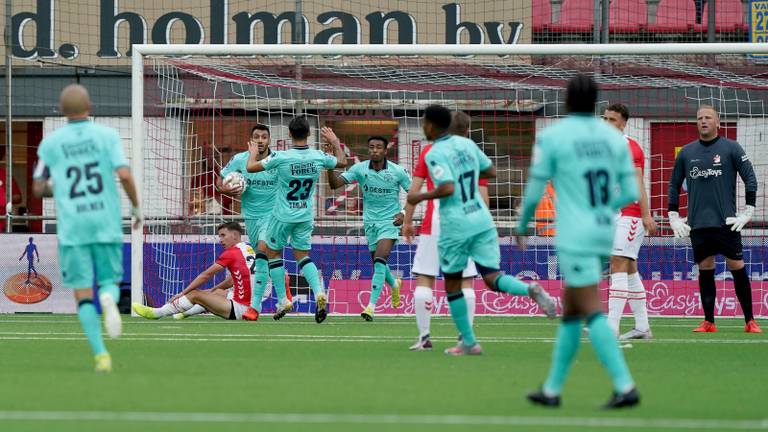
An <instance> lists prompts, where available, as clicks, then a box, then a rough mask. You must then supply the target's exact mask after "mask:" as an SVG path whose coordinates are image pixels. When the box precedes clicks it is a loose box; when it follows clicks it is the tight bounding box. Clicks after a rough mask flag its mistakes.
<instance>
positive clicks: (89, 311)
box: [77, 299, 107, 355]
mask: <svg viewBox="0 0 768 432" xmlns="http://www.w3.org/2000/svg"><path fill="white" fill-rule="evenodd" d="M77 317H78V318H79V319H80V326H82V327H83V332H84V333H85V336H86V337H87V338H88V343H89V344H90V345H91V349H92V350H93V353H94V354H95V355H99V354H104V353H105V352H107V347H105V346H104V338H103V337H102V336H101V319H100V318H99V314H98V313H96V306H94V304H93V300H90V299H89V300H81V301H80V303H78V304H77Z"/></svg>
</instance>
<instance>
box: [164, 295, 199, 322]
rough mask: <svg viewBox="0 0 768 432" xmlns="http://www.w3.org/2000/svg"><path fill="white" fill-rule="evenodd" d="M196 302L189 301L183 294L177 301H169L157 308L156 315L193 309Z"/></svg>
mask: <svg viewBox="0 0 768 432" xmlns="http://www.w3.org/2000/svg"><path fill="white" fill-rule="evenodd" d="M192 306H194V303H192V302H191V301H189V299H188V298H187V296H181V297H179V298H178V299H177V300H176V301H173V302H169V303H166V304H164V305H163V306H161V307H159V308H157V309H155V315H157V316H159V317H164V316H171V315H173V314H176V313H183V312H186V311H188V310H190V309H192Z"/></svg>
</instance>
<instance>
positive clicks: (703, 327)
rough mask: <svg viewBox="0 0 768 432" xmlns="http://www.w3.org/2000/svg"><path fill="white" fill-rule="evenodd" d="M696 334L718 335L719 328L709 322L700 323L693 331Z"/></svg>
mask: <svg viewBox="0 0 768 432" xmlns="http://www.w3.org/2000/svg"><path fill="white" fill-rule="evenodd" d="M693 332H694V333H716V332H717V326H716V325H715V323H711V322H709V321H707V320H704V321H702V322H701V323H699V326H698V327H696V328H695V329H693Z"/></svg>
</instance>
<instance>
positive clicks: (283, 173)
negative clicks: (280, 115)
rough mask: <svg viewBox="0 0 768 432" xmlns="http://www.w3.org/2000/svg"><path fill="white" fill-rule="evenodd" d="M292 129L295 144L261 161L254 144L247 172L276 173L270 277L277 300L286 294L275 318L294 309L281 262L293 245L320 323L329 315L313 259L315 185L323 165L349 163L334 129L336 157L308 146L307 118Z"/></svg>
mask: <svg viewBox="0 0 768 432" xmlns="http://www.w3.org/2000/svg"><path fill="white" fill-rule="evenodd" d="M288 132H289V133H290V136H291V139H292V140H293V148H292V149H290V150H286V151H279V152H274V153H272V154H271V155H270V156H268V157H267V158H266V159H263V160H261V161H259V160H258V159H257V157H258V147H257V146H256V145H254V144H251V145H250V152H251V155H250V157H249V159H248V163H247V164H246V169H247V171H248V172H261V171H275V172H276V173H277V177H276V181H277V195H276V196H275V207H274V209H273V211H272V215H271V216H270V218H269V221H268V222H267V225H266V227H265V228H264V229H265V231H264V232H265V236H264V241H265V245H266V253H267V258H268V259H269V275H270V276H271V277H272V285H273V286H274V287H275V292H276V293H277V295H278V298H280V297H281V296H282V298H280V300H279V303H278V306H277V312H275V315H274V316H273V318H274V319H276V320H279V319H280V318H282V317H283V316H285V314H286V313H287V312H289V311H290V310H291V309H292V308H293V305H292V304H291V303H290V302H288V300H287V299H286V298H285V268H284V267H283V260H282V253H283V248H284V247H285V246H287V245H288V244H290V245H291V246H292V247H293V255H294V257H295V258H296V262H297V263H298V266H299V270H300V271H301V272H302V273H303V274H304V277H305V278H306V279H307V282H308V283H309V286H310V288H311V289H312V292H313V293H314V295H315V301H316V302H317V307H316V309H315V321H316V322H317V323H318V324H319V323H321V322H323V321H325V318H326V316H327V314H328V312H327V309H326V307H327V303H328V297H327V295H326V294H325V292H324V290H323V287H322V285H321V283H320V274H319V273H318V271H317V266H316V265H315V263H314V262H312V259H311V258H309V250H310V249H311V248H312V229H313V227H314V209H313V207H314V206H313V202H314V200H313V197H314V194H315V184H316V183H317V180H318V178H319V177H320V173H321V172H322V170H323V169H330V168H344V167H345V166H346V165H347V163H346V157H345V156H344V152H343V151H342V150H341V143H340V142H339V139H338V138H337V137H336V135H335V134H334V133H333V131H331V130H330V129H327V128H323V129H322V130H321V134H322V135H323V137H324V138H325V139H326V140H328V141H329V142H330V144H331V146H332V148H333V153H334V156H330V155H327V154H325V153H323V152H321V151H320V150H315V149H310V148H309V144H308V143H307V139H308V137H309V132H310V126H309V121H308V120H307V118H306V117H304V116H300V117H294V118H293V119H292V120H291V122H290V123H289V124H288Z"/></svg>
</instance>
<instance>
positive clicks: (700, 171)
mask: <svg viewBox="0 0 768 432" xmlns="http://www.w3.org/2000/svg"><path fill="white" fill-rule="evenodd" d="M696 127H697V129H698V131H699V139H698V140H696V141H693V142H691V143H689V144H687V145H686V146H685V147H683V148H682V150H680V153H679V154H678V155H677V157H676V158H675V168H674V170H673V171H672V177H671V179H670V180H669V213H668V215H669V225H670V226H671V227H672V230H673V231H674V234H675V237H677V238H684V237H687V236H688V235H690V236H691V246H692V247H693V259H694V261H695V262H696V264H698V266H699V290H700V293H701V306H702V308H703V309H704V321H702V322H701V324H699V326H698V327H697V328H695V329H694V330H693V331H694V332H697V333H714V332H716V331H717V327H716V326H715V255H718V254H720V255H724V256H725V263H726V265H727V267H728V270H729V271H730V272H731V274H732V275H733V285H734V288H735V290H736V297H738V299H739V303H740V304H741V309H742V311H744V320H745V321H746V325H745V327H744V331H745V332H746V333H762V330H760V327H758V325H757V323H756V322H755V320H754V318H753V315H752V288H751V286H750V282H749V277H748V276H747V269H746V268H745V267H744V257H743V253H742V243H741V230H742V228H744V226H745V225H746V224H747V223H748V222H749V221H750V219H752V215H753V214H754V212H755V202H756V199H757V178H756V177H755V171H754V170H753V169H752V163H751V162H750V161H749V157H748V156H747V154H746V153H745V152H744V149H743V148H742V147H741V146H740V145H739V143H737V142H736V141H732V140H729V139H727V138H725V137H722V136H719V135H718V129H719V128H720V116H719V115H718V113H717V111H715V109H714V107H712V106H709V105H703V106H701V107H699V109H698V111H697V112H696ZM737 172H738V174H739V176H740V177H741V179H742V181H743V182H744V186H745V188H744V189H745V198H746V205H745V207H744V209H743V210H742V211H741V212H739V213H737V212H736V173H737ZM684 180H685V181H686V182H687V185H688V218H687V219H688V221H687V222H688V223H687V224H686V220H685V219H684V218H680V215H679V213H678V207H679V198H680V186H682V184H683V181H684Z"/></svg>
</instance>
